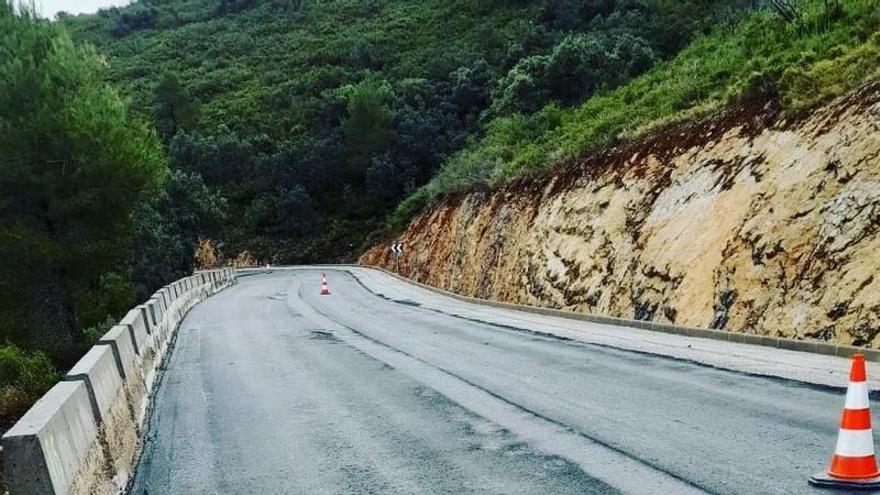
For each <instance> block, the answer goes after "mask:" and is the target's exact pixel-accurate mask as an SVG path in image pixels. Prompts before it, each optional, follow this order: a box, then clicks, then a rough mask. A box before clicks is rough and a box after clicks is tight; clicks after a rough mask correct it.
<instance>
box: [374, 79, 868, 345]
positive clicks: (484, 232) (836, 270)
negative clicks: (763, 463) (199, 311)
mask: <svg viewBox="0 0 880 495" xmlns="http://www.w3.org/2000/svg"><path fill="white" fill-rule="evenodd" d="M401 239H402V240H403V241H405V242H406V243H407V246H408V249H407V250H406V251H405V253H404V255H403V258H402V259H401V268H402V271H403V272H404V274H405V275H408V276H411V277H413V278H414V279H416V280H419V281H421V282H425V283H428V284H432V285H435V286H438V287H443V288H446V289H450V290H453V291H456V292H459V293H463V294H466V295H471V296H477V297H484V298H491V299H497V300H502V301H509V302H516V303H525V304H532V305H541V306H549V307H557V308H565V309H572V310H576V311H584V312H591V313H597V314H604V315H610V316H617V317H625V318H637V319H649V320H655V321H664V322H673V323H676V324H681V325H688V326H705V327H714V328H723V329H728V330H735V331H741V332H748V333H759V334H768V335H774V336H790V337H795V338H815V339H821V340H830V341H836V342H839V343H842V344H855V345H866V346H872V347H880V339H878V338H877V335H878V332H880V277H875V272H877V270H878V268H880V83H877V84H872V85H870V86H867V87H865V88H863V89H862V90H860V91H859V92H857V93H854V94H852V95H850V96H848V97H846V98H843V99H840V100H838V101H836V102H834V103H832V104H830V105H828V106H826V107H824V108H821V109H819V110H817V111H815V112H813V113H811V114H810V115H809V116H807V117H804V118H801V119H795V120H792V119H785V120H783V119H781V118H780V117H779V116H778V112H777V111H776V110H774V106H773V105H768V106H766V107H764V108H763V109H761V110H759V111H747V110H736V111H731V112H729V113H728V114H725V115H722V116H719V117H717V118H714V119H709V120H707V121H704V122H700V123H697V124H688V125H686V126H681V127H679V128H673V129H669V130H667V131H665V132H663V133H660V134H658V135H655V136H652V137H650V138H647V139H645V140H643V141H641V142H638V143H635V144H632V145H629V146H626V147H624V148H620V149H612V150H608V151H606V152H604V153H601V154H597V155H595V156H590V157H587V158H586V159H585V160H584V161H583V162H581V163H577V164H573V165H572V166H571V167H569V168H568V169H566V170H563V171H561V172H559V173H556V174H555V175H553V176H550V177H547V178H544V179H541V180H536V181H523V182H520V183H517V184H514V185H511V186H509V187H508V188H506V189H504V190H501V191H498V192H495V193H493V194H486V193H475V194H471V195H468V196H464V197H460V198H457V199H455V200H450V201H447V202H446V203H444V204H441V205H438V206H437V207H435V208H433V209H432V210H430V211H427V212H425V213H424V214H423V215H422V216H420V217H419V218H416V219H415V220H414V221H413V222H412V224H411V225H410V226H409V228H408V229H407V231H406V232H405V233H404V234H403V235H402V237H401ZM361 261H362V262H363V263H366V264H376V265H382V266H385V267H387V268H389V269H393V268H394V263H393V258H392V257H391V256H390V252H389V251H388V248H387V246H386V245H381V246H376V247H374V248H373V249H372V250H370V251H369V252H368V253H366V254H365V255H364V256H363V258H362V260H361Z"/></svg>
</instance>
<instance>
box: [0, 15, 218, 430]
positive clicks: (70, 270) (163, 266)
mask: <svg viewBox="0 0 880 495" xmlns="http://www.w3.org/2000/svg"><path fill="white" fill-rule="evenodd" d="M106 75H107V66H106V62H105V60H104V59H103V57H102V56H100V55H99V54H98V53H97V52H96V51H95V50H94V49H93V48H91V47H88V46H81V45H77V44H75V43H74V42H73V41H72V40H71V39H70V37H69V36H68V35H67V34H66V32H65V30H64V29H62V28H61V26H58V25H53V24H50V23H49V22H48V21H45V20H41V19H38V18H36V17H34V16H33V15H32V14H30V13H29V12H27V11H24V12H22V13H21V14H16V13H15V11H14V10H13V8H12V7H11V6H10V4H9V3H7V2H0V150H2V153H0V427H2V426H3V425H4V424H5V423H6V421H7V420H8V419H9V418H10V417H15V416H16V415H18V414H20V413H21V412H23V411H24V409H26V407H27V406H28V405H29V404H30V403H31V402H32V401H33V400H35V399H36V398H37V397H39V396H40V394H42V393H43V392H44V391H45V390H46V389H47V388H48V387H50V386H51V385H52V384H53V383H54V382H55V381H56V380H57V373H56V369H65V368H67V367H69V366H70V365H71V364H72V363H73V362H74V361H75V360H76V359H77V358H78V357H79V356H80V355H81V354H82V352H83V351H84V350H85V349H86V348H87V347H88V346H89V345H90V344H91V343H92V342H93V341H94V340H95V339H97V338H98V337H100V335H101V334H103V332H104V331H105V330H106V329H107V327H109V326H110V325H112V324H113V322H114V321H116V319H117V318H118V317H119V316H120V315H121V314H123V313H124V312H125V311H127V310H128V309H129V308H130V307H131V306H133V305H134V304H135V303H136V302H137V301H139V300H143V299H144V298H145V297H146V295H147V294H149V293H151V292H152V291H154V290H155V289H156V288H157V287H158V286H161V285H162V284H164V283H167V281H168V280H169V279H171V278H175V277H176V276H180V275H182V274H184V273H189V272H191V270H192V266H193V254H192V253H193V248H192V247H191V245H192V244H193V243H194V242H195V241H194V239H193V238H196V237H198V236H200V235H202V234H203V229H206V228H209V227H210V222H209V221H208V220H210V219H211V218H212V215H215V214H216V215H219V214H218V213H217V212H216V211H215V210H217V209H219V206H215V205H216V204H217V203H218V202H219V201H220V200H218V199H216V198H214V197H212V196H211V194H210V193H209V192H208V191H207V189H206V187H205V186H204V184H202V183H201V180H200V179H199V178H198V177H193V176H191V175H187V174H185V173H183V172H180V171H172V172H169V170H168V167H167V163H166V159H165V153H164V150H163V147H162V143H161V140H160V139H159V136H158V135H157V134H156V132H155V130H154V129H153V126H152V124H151V123H150V122H149V120H148V119H145V118H143V117H142V116H140V115H138V114H136V113H133V112H131V111H130V110H129V108H128V106H127V104H126V102H125V100H124V99H123V98H122V97H121V96H120V94H119V92H118V91H117V90H116V89H115V88H114V87H113V86H112V85H111V84H110V83H109V81H108V80H107V77H106ZM156 232H159V234H156ZM151 235H152V236H153V237H155V238H161V239H160V241H162V242H156V240H155V239H154V238H153V237H150V236H151ZM163 242H164V244H163ZM160 254H161V256H160Z"/></svg>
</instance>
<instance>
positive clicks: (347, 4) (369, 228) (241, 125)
mask: <svg viewBox="0 0 880 495" xmlns="http://www.w3.org/2000/svg"><path fill="white" fill-rule="evenodd" d="M752 3H754V2H753V1H751V0H725V1H712V0H536V1H524V0H494V1H487V0H417V1H416V0H414V1H405V0H324V1H312V0H262V1H260V0H151V1H149V0H143V1H140V2H135V3H134V4H132V5H130V6H128V7H125V8H119V9H116V8H113V9H109V10H103V11H100V12H99V13H97V14H95V15H85V16H77V17H71V16H66V15H63V14H62V15H60V16H59V19H60V20H61V22H62V23H63V24H64V25H65V26H66V27H67V29H68V31H69V32H70V33H71V35H72V36H73V38H74V40H75V41H77V42H89V43H91V44H94V45H95V47H96V48H97V50H98V51H99V52H100V53H102V54H104V55H105V56H106V57H107V60H108V62H109V73H110V75H111V78H112V79H113V82H114V83H116V84H117V86H118V87H120V88H121V91H122V92H123V94H125V95H127V96H128V97H129V98H130V99H131V102H132V106H133V108H134V109H135V110H136V111H138V112H140V113H143V114H144V115H146V116H148V117H149V118H150V119H152V120H153V121H154V122H155V125H156V128H157V129H158V130H159V133H160V135H161V137H162V139H163V141H164V143H165V146H166V149H167V154H168V158H169V165H170V167H171V169H172V170H175V169H176V170H179V171H184V172H187V175H186V177H188V178H189V180H198V176H201V178H202V180H203V181H204V182H205V183H206V184H207V186H208V188H209V189H210V191H211V193H212V194H213V195H214V198H215V199H216V201H214V202H213V203H212V204H219V205H222V212H221V214H220V215H219V224H218V227H217V228H215V229H201V230H202V231H203V233H205V234H206V235H210V236H211V237H214V238H215V239H216V240H218V241H219V242H220V247H221V250H222V252H223V254H225V255H226V256H230V257H231V256H237V255H239V254H240V253H242V252H245V251H247V252H249V253H250V254H251V255H252V256H253V257H255V258H256V259H258V260H259V261H273V262H305V261H321V260H323V261H329V260H335V259H341V258H346V257H351V256H353V255H356V254H357V253H358V252H359V251H360V249H361V248H362V247H363V246H364V245H365V243H366V242H368V241H369V240H370V239H371V236H375V235H376V233H377V232H381V230H382V228H383V225H384V222H385V219H386V218H387V217H388V214H389V212H391V211H393V210H394V208H395V207H396V206H397V205H398V203H399V202H400V201H401V200H402V199H403V198H405V197H407V196H409V195H410V194H411V193H412V192H413V191H414V190H416V189H417V188H419V187H420V186H422V185H424V184H426V183H427V182H428V181H429V180H430V179H431V178H432V177H433V176H434V175H435V173H436V172H437V170H438V169H439V167H440V166H441V165H442V164H443V163H444V162H445V160H447V159H448V157H450V156H452V155H453V154H454V153H455V152H457V151H459V150H461V149H462V148H464V147H466V146H468V144H469V143H475V142H477V140H479V138H480V137H481V136H482V135H483V134H484V133H485V132H486V129H487V128H488V127H489V126H490V125H491V122H493V119H500V118H504V117H506V116H509V115H517V114H529V113H531V112H535V111H537V110H540V109H541V108H542V107H544V106H545V105H547V104H556V105H559V106H562V107H566V106H573V105H576V104H579V103H581V102H582V101H584V100H585V99H587V98H588V97H589V96H591V95H592V94H593V93H594V92H596V91H598V90H603V89H607V88H613V87H616V86H618V85H620V84H622V83H625V82H626V81H628V80H629V79H631V78H633V77H634V76H636V75H638V74H640V73H643V72H645V71H647V70H649V69H650V68H651V67H652V66H654V65H655V64H656V63H657V62H658V61H661V60H663V59H668V58H670V57H672V56H673V55H674V54H676V53H677V52H678V51H679V50H681V49H682V48H683V47H684V46H686V45H687V44H688V43H689V41H690V40H691V39H693V38H694V37H695V36H698V35H699V34H701V33H705V32H708V31H709V30H711V29H717V28H718V27H719V26H724V25H732V24H734V23H735V22H736V21H737V20H738V19H739V18H740V16H741V13H742V12H743V11H744V10H745V9H746V8H748V7H750V6H751V5H752ZM172 182H173V181H172ZM211 211H212V210H211ZM199 220H200V219H198V218H195V219H193V221H194V222H198V221H199ZM209 220H212V219H207V220H206V222H207V223H206V224H211V222H210V221H209ZM153 237H156V236H153ZM373 238H374V237H373Z"/></svg>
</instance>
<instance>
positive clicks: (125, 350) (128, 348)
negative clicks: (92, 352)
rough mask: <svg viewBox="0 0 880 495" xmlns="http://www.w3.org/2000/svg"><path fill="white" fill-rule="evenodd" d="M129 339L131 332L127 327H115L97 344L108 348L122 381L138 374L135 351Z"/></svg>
mask: <svg viewBox="0 0 880 495" xmlns="http://www.w3.org/2000/svg"><path fill="white" fill-rule="evenodd" d="M131 338H132V337H131V332H130V331H129V330H128V328H127V327H125V326H122V325H116V326H114V327H113V328H111V329H110V330H108V331H107V333H105V334H104V335H103V336H102V337H101V339H100V340H98V344H106V345H109V346H110V349H111V350H112V352H113V359H115V360H116V366H117V367H118V368H119V372H120V374H121V375H122V378H123V379H127V378H129V377H134V376H136V375H137V374H138V373H139V371H138V369H137V359H138V358H137V350H136V349H135V347H134V342H132V340H131Z"/></svg>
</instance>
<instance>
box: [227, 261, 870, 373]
mask: <svg viewBox="0 0 880 495" xmlns="http://www.w3.org/2000/svg"><path fill="white" fill-rule="evenodd" d="M293 268H297V267H284V266H277V267H276V266H273V267H269V268H268V270H278V269H293ZM302 268H314V269H318V270H320V269H321V268H327V269H332V268H335V269H339V268H367V269H371V270H376V271H380V272H383V273H385V274H387V275H390V276H392V277H394V278H396V279H398V280H401V281H403V282H406V283H408V284H412V285H415V286H417V287H421V288H422V289H426V290H429V291H431V292H434V293H436V294H440V295H442V296H446V297H451V298H453V299H457V300H459V301H463V302H467V303H472V304H480V305H483V306H490V307H493V308H500V309H510V310H514V311H522V312H526V313H533V314H538V315H543V316H555V317H559V318H566V319H569V320H579V321H587V322H590V323H600V324H606V325H616V326H621V327H630V328H638V329H641V330H649V331H652V332H661V333H668V334H673V335H682V336H686V337H696V338H702V339H711V340H720V341H726V342H734V343H737V344H750V345H757V346H762V347H772V348H776V349H784V350H788V351H798V352H809V353H813V354H822V355H825V356H837V357H844V358H849V357H852V355H853V354H863V355H864V356H865V359H867V360H868V361H873V362H876V363H880V350H876V349H867V348H863V347H855V346H850V345H837V344H829V343H827V342H819V341H809V340H796V339H787V338H782V337H769V336H766V335H754V334H747V333H739V332H728V331H724V330H713V329H709V328H696V327H683V326H678V325H671V324H668V323H656V322H652V321H643V320H630V319H626V318H612V317H610V316H600V315H591V314H587V313H578V312H576V311H567V310H563V309H552V308H542V307H538V306H526V305H522V304H513V303H506V302H501V301H493V300H489V299H479V298H476V297H470V296H463V295H461V294H456V293H454V292H450V291H448V290H444V289H439V288H437V287H434V286H431V285H427V284H423V283H421V282H416V281H415V280H412V279H409V278H406V277H404V276H402V275H398V274H397V273H394V272H391V271H388V270H386V269H384V268H380V267H377V266H369V265H352V264H339V265H309V266H303V267H302ZM266 271H267V269H266V268H240V269H238V273H239V274H240V275H246V274H251V273H263V272H266Z"/></svg>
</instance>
